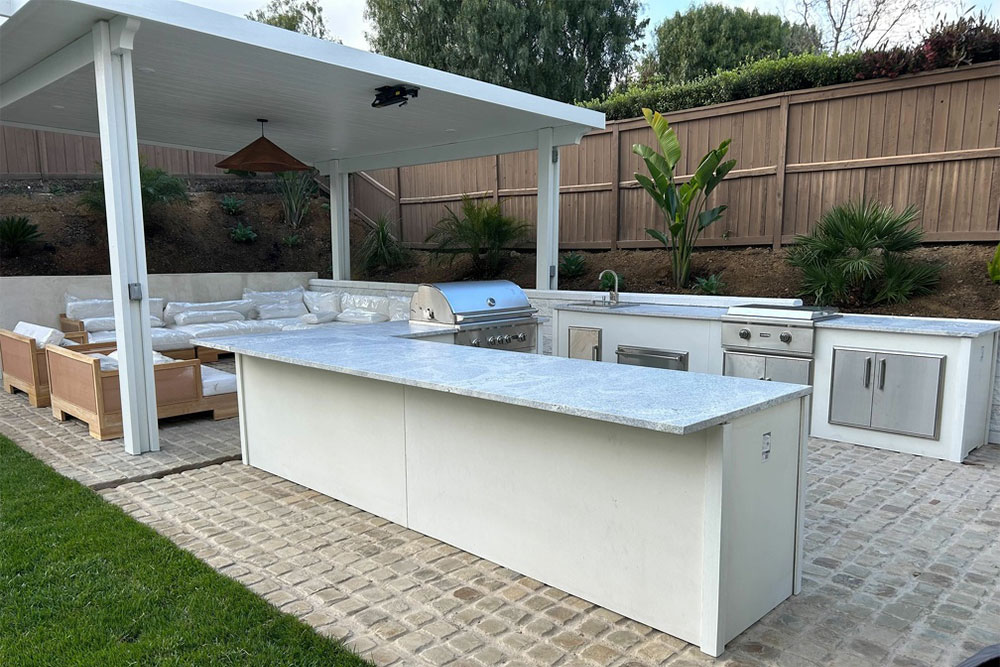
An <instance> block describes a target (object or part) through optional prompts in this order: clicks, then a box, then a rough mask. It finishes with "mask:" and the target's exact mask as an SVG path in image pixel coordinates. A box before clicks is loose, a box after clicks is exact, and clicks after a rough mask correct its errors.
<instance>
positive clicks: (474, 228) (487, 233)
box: [426, 195, 531, 278]
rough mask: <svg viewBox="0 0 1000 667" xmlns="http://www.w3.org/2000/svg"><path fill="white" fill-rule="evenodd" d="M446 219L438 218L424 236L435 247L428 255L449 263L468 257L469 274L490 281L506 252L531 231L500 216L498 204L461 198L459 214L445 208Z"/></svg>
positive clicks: (502, 215)
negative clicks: (461, 257)
mask: <svg viewBox="0 0 1000 667" xmlns="http://www.w3.org/2000/svg"><path fill="white" fill-rule="evenodd" d="M445 209H447V211H448V215H446V216H445V217H443V218H441V220H439V221H438V223H437V225H435V226H434V229H432V230H431V232H430V233H429V234H428V235H427V239H426V242H427V243H432V244H434V247H433V248H431V252H432V253H435V254H436V255H438V256H447V257H448V260H449V262H451V261H454V259H455V257H457V256H458V255H469V257H470V258H471V259H472V273H473V275H474V276H475V277H477V278H493V277H495V276H497V274H499V273H500V269H501V268H503V261H504V258H505V251H506V249H507V248H510V247H511V246H514V245H517V244H518V243H520V242H521V241H524V240H526V239H527V238H528V235H529V232H530V229H531V227H530V226H529V225H528V224H526V223H524V222H521V221H520V220H517V219H516V218H512V217H509V216H506V215H504V214H503V212H502V211H501V210H500V204H494V203H491V202H486V201H477V200H475V199H472V198H471V197H469V196H468V195H463V197H462V208H461V211H460V214H458V213H455V211H453V210H452V209H451V208H450V207H447V206H446V207H445Z"/></svg>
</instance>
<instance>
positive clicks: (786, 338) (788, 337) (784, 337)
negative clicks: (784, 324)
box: [778, 331, 792, 343]
mask: <svg viewBox="0 0 1000 667" xmlns="http://www.w3.org/2000/svg"><path fill="white" fill-rule="evenodd" d="M778 340H780V341H781V342H782V343H791V342H792V334H791V332H788V331H782V332H781V335H780V336H778Z"/></svg>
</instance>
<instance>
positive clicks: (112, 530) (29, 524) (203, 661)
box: [0, 436, 368, 666]
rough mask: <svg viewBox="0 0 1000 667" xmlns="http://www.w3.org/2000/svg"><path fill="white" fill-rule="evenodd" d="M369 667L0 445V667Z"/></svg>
mask: <svg viewBox="0 0 1000 667" xmlns="http://www.w3.org/2000/svg"><path fill="white" fill-rule="evenodd" d="M29 664H51V665H84V664H86V665H102V666H103V665H108V666H112V665H130V664H136V665H176V664H197V665H247V664H259V665H366V664H368V663H367V662H365V661H363V660H361V659H360V658H359V657H357V656H355V655H353V654H352V653H350V652H349V651H347V650H346V649H345V648H343V647H342V646H340V645H339V644H337V643H336V642H334V641H331V640H328V639H326V638H324V637H321V636H320V635H318V634H316V633H315V632H314V631H313V630H312V629H311V628H310V627H309V626H307V625H305V624H304V623H301V622H299V621H298V620H297V619H295V618H294V617H292V616H289V615H287V614H282V613H281V612H279V611H278V610H277V609H275V608H274V607H272V606H271V605H269V604H268V603H267V602H265V601H264V600H263V599H261V598H259V597H257V596H256V595H254V594H253V593H251V592H250V591H249V590H247V589H246V588H244V587H243V586H242V585H240V584H239V583H237V582H235V581H232V580H231V579H228V578H226V577H224V576H223V575H221V574H218V573H217V572H215V571H214V570H212V568H211V567H209V566H208V565H206V564H204V563H202V562H201V561H199V560H198V559H197V558H195V557H194V556H192V555H191V554H189V553H187V552H186V551H183V550H181V549H180V548H178V547H177V546H175V545H174V544H173V543H172V542H170V540H168V539H166V538H164V537H162V536H160V535H159V534H157V533H156V532H155V531H154V530H152V529H151V528H149V527H147V526H144V525H143V524H141V523H138V522H137V521H134V520H133V519H131V518H130V517H129V516H128V515H126V514H125V513H124V512H122V511H121V510H119V509H118V508H117V507H115V506H114V505H111V504H110V503H107V502H105V501H104V500H103V499H101V498H100V496H98V495H96V494H95V493H93V492H91V491H90V490H89V489H87V488H85V487H83V486H81V485H80V484H78V483H76V482H74V481H72V480H69V479H66V478H65V477H62V476H60V475H58V474H56V473H55V472H53V471H52V470H51V469H49V468H48V467H47V466H45V465H44V464H42V463H41V462H39V461H37V460H36V459H34V458H32V457H31V456H30V455H28V454H27V453H26V452H24V451H23V450H21V449H20V448H18V447H17V446H16V445H14V443H12V442H11V441H10V440H8V439H7V438H4V437H2V436H0V665H4V666H7V665H11V666H13V665H29Z"/></svg>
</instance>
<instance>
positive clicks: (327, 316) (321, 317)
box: [299, 311, 340, 324]
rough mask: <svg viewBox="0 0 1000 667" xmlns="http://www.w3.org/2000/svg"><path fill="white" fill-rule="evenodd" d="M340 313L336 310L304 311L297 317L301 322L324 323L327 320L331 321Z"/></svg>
mask: <svg viewBox="0 0 1000 667" xmlns="http://www.w3.org/2000/svg"><path fill="white" fill-rule="evenodd" d="M339 315H340V313H338V312H333V311H331V312H328V313H306V314H305V315H302V316H300V317H299V322H301V323H302V324H326V323H327V322H333V321H335V320H336V319H337V316H339Z"/></svg>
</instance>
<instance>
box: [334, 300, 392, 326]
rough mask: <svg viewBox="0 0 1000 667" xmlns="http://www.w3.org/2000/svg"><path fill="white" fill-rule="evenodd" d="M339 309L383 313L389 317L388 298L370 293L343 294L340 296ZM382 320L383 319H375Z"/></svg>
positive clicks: (386, 317)
mask: <svg viewBox="0 0 1000 667" xmlns="http://www.w3.org/2000/svg"><path fill="white" fill-rule="evenodd" d="M340 309H341V310H345V311H346V310H366V311H370V312H373V313H380V314H382V315H385V319H386V320H387V319H389V299H388V297H384V296H374V295H372V294H346V293H345V294H343V295H342V296H341V297H340ZM377 321H381V322H384V321H385V320H377Z"/></svg>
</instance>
